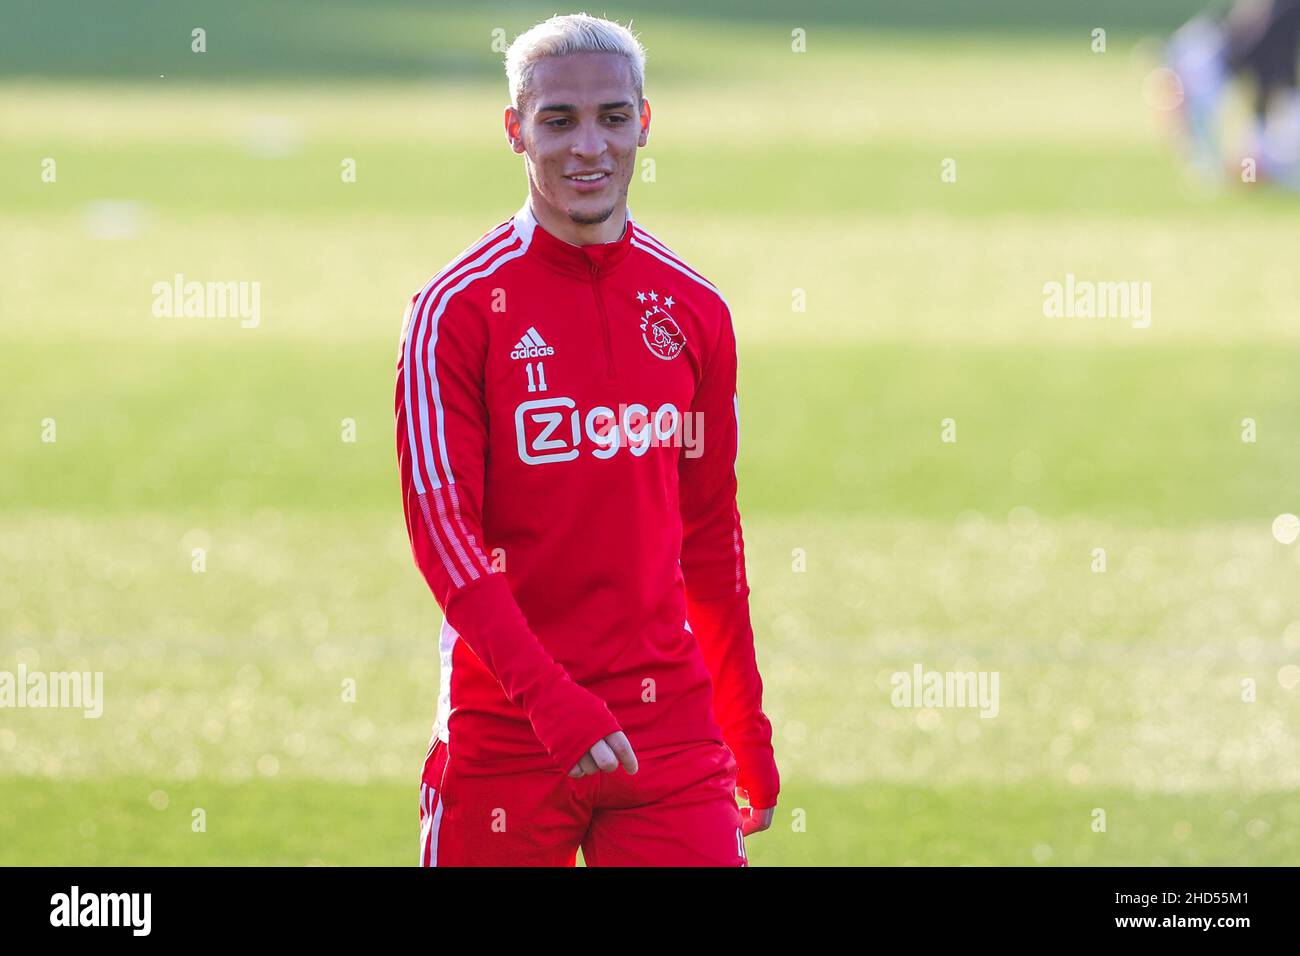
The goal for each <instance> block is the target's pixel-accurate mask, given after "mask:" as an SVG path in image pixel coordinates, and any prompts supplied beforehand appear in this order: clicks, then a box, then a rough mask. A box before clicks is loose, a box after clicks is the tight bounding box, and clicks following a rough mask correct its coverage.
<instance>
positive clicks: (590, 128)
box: [573, 123, 605, 156]
mask: <svg viewBox="0 0 1300 956" xmlns="http://www.w3.org/2000/svg"><path fill="white" fill-rule="evenodd" d="M573 151H574V152H575V153H577V154H578V155H579V156H599V155H600V154H601V153H603V152H604V151H605V134H604V132H603V131H602V130H601V128H600V127H599V126H598V125H597V124H595V123H583V124H582V125H581V126H580V127H578V138H577V139H576V140H575V141H574V143H573Z"/></svg>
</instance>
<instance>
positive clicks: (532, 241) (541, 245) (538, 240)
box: [514, 197, 632, 280]
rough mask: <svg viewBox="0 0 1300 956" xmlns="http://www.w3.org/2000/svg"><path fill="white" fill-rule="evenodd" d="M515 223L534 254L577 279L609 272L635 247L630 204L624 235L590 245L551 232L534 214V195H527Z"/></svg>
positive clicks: (603, 274) (550, 265)
mask: <svg viewBox="0 0 1300 956" xmlns="http://www.w3.org/2000/svg"><path fill="white" fill-rule="evenodd" d="M625 208H627V207H625ZM514 223H515V229H516V230H518V231H519V232H520V233H521V234H522V235H523V236H524V241H525V242H526V243H527V244H528V249H529V253H530V254H532V255H536V256H537V258H539V259H540V260H542V261H543V262H545V263H546V265H547V266H549V267H550V268H552V269H554V270H555V271H557V272H560V273H562V274H564V275H568V276H572V277H573V278H575V279H586V280H590V279H591V278H592V276H593V275H599V276H606V275H609V274H610V273H612V272H613V271H614V270H615V269H617V268H618V267H619V265H620V264H621V263H622V262H623V261H624V260H626V259H627V256H628V253H629V252H631V251H632V210H631V209H630V208H627V222H626V223H625V224H624V226H623V235H622V237H620V238H619V239H616V240H614V241H613V242H595V243H591V244H590V245H586V246H575V245H574V244H573V243H571V242H565V241H564V240H563V239H560V238H557V237H556V236H553V235H551V234H550V233H549V232H547V231H546V229H545V228H544V227H543V226H542V224H541V223H540V222H539V221H538V219H537V217H536V216H535V215H533V207H532V199H531V197H529V198H528V199H525V200H524V204H523V206H522V207H520V209H519V211H518V212H517V213H515V216H514Z"/></svg>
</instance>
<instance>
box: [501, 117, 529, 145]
mask: <svg viewBox="0 0 1300 956" xmlns="http://www.w3.org/2000/svg"><path fill="white" fill-rule="evenodd" d="M502 121H503V125H504V126H505V130H506V142H508V143H509V144H510V148H511V149H513V150H514V151H515V152H516V153H522V152H524V128H523V125H524V123H523V117H522V116H520V115H519V111H518V110H517V109H515V108H514V107H513V106H507V107H506V111H505V115H504V116H503V117H502Z"/></svg>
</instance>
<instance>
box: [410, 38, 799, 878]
mask: <svg viewBox="0 0 1300 956" xmlns="http://www.w3.org/2000/svg"><path fill="white" fill-rule="evenodd" d="M644 63H645V53H644V50H643V49H642V47H641V45H640V43H639V41H638V40H637V39H636V37H635V36H633V34H632V33H631V32H630V31H628V30H627V29H625V28H624V27H622V26H620V25H618V24H615V23H611V22H609V21H607V20H602V19H597V18H593V17H589V16H586V15H585V14H580V15H574V16H557V17H553V18H551V19H549V20H546V21H545V22H543V23H540V24H538V25H537V26H535V27H533V28H532V29H530V30H529V31H527V32H526V33H524V34H522V35H521V36H519V37H518V38H517V39H516V40H515V42H514V43H513V44H512V45H511V46H510V49H509V52H508V53H507V56H506V73H507V77H508V79H509V85H510V99H511V105H510V106H509V107H507V108H506V110H505V133H506V138H507V140H508V142H509V144H510V147H511V148H512V149H513V150H514V151H515V152H516V153H518V154H520V155H522V156H523V157H524V167H525V170H526V171H527V175H528V197H527V199H526V201H525V202H524V204H523V206H522V207H521V208H520V209H519V211H518V212H516V213H515V214H514V216H512V217H511V218H510V219H508V220H506V221H504V222H502V223H500V224H499V225H497V226H495V227H494V228H492V229H490V230H489V231H488V232H486V233H484V234H483V236H482V237H481V238H480V239H479V240H478V241H477V242H475V243H474V244H473V245H471V246H470V247H468V248H467V249H466V250H465V251H464V252H462V253H461V254H460V255H458V256H457V257H456V258H455V259H453V260H452V261H451V262H450V263H449V264H448V265H447V266H446V268H444V269H442V271H440V272H438V273H437V274H436V275H435V276H434V277H433V278H432V279H430V280H429V281H428V282H427V283H426V284H425V285H424V287H423V288H421V289H420V290H419V291H418V292H417V293H416V294H415V295H414V296H413V297H412V299H411V302H410V304H409V305H408V307H407V310H406V316H405V320H404V323H403V329H402V338H401V346H400V354H399V356H398V365H397V394H396V414H397V453H398V463H399V468H400V472H401V484H402V493H403V499H404V505H405V512H406V525H407V531H408V533H409V535H410V540H411V547H412V550H413V553H414V556H415V561H416V564H417V565H418V566H419V569H420V571H421V572H422V573H423V575H424V577H425V580H426V581H427V582H428V585H429V587H430V589H432V591H433V594H434V597H435V598H436V599H437V602H438V604H439V605H440V606H441V608H442V610H443V615H444V622H443V625H442V632H441V638H440V642H439V643H440V650H441V665H442V666H441V690H440V695H439V701H438V712H437V717H436V719H435V722H434V728H433V736H432V739H431V742H430V747H429V751H428V753H427V755H426V758H425V764H424V770H423V774H422V779H421V787H420V798H421V799H420V862H421V864H422V865H425V866H435V865H437V866H448V865H452V866H455V865H534V866H572V865H574V864H575V863H576V857H577V850H578V848H579V847H581V848H582V853H583V859H584V861H585V862H586V863H587V865H589V866H646V865H668V866H744V865H746V855H745V844H744V838H745V837H746V836H748V835H749V834H751V833H753V832H755V831H758V830H764V829H767V828H768V827H769V826H770V825H771V822H772V819H773V814H774V807H775V806H776V801H777V793H778V790H779V786H780V784H779V777H778V773H777V767H776V763H775V760H774V757H773V753H772V743H771V735H772V731H771V725H770V724H769V722H768V719H767V717H766V716H765V715H764V713H763V710H762V682H761V680H760V678H759V673H758V668H757V665H756V663H755V657H754V638H753V631H752V629H751V626H750V616H749V602H748V599H749V585H748V582H747V579H746V575H745V558H744V540H743V537H742V534H741V524H740V516H739V512H738V511H737V508H736V472H735V466H736V461H737V450H738V431H739V421H738V415H739V412H738V404H737V398H736V340H735V332H734V329H733V327H732V318H731V312H730V309H729V308H728V305H727V302H726V300H725V299H723V297H722V294H721V293H720V292H719V291H718V290H717V289H716V288H715V287H714V286H713V284H712V283H710V282H709V281H708V280H707V279H705V278H704V277H703V276H702V275H701V274H700V273H699V272H697V271H696V270H695V269H693V268H691V267H690V266H689V265H687V264H686V263H685V262H683V261H682V259H681V257H680V256H678V255H677V254H676V253H674V252H673V251H672V250H671V249H670V248H669V247H668V246H666V245H665V244H664V243H663V242H661V241H660V240H659V239H657V238H655V237H654V236H653V235H651V234H650V233H649V232H648V231H647V230H646V229H645V228H644V227H643V226H642V225H641V224H640V223H639V222H635V221H634V220H633V219H632V214H631V211H630V210H629V208H628V205H627V192H628V185H629V183H630V181H631V178H632V174H633V172H634V170H635V167H636V155H637V149H638V148H639V147H642V146H644V145H645V144H646V141H647V137H648V136H649V133H650V104H649V102H648V101H647V100H646V99H645V98H644V96H643V95H642V94H643V89H642V83H643V75H644ZM740 801H744V802H746V803H747V804H748V806H745V807H744V808H743V809H742V807H741V806H740V805H739V802H740Z"/></svg>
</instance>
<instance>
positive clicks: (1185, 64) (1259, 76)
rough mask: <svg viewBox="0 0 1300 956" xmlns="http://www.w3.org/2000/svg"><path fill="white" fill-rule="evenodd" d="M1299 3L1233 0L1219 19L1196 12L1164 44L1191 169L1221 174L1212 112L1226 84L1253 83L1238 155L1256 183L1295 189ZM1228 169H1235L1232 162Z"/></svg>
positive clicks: (1299, 183) (1299, 171)
mask: <svg viewBox="0 0 1300 956" xmlns="http://www.w3.org/2000/svg"><path fill="white" fill-rule="evenodd" d="M1298 56H1300V0H1236V2H1235V3H1234V4H1233V5H1232V7H1231V9H1229V10H1228V11H1227V12H1226V13H1225V14H1224V15H1223V16H1222V17H1220V18H1217V19H1216V18H1214V17H1211V16H1208V15H1201V16H1197V17H1195V18H1193V19H1192V20H1190V21H1189V22H1188V23H1187V24H1185V25H1184V26H1183V27H1182V28H1181V29H1179V30H1178V32H1177V33H1175V34H1174V36H1173V38H1172V39H1171V40H1170V43H1169V63H1170V66H1171V67H1172V69H1173V70H1174V72H1175V73H1176V74H1177V75H1178V79H1179V82H1180V84H1181V85H1182V90H1183V102H1182V109H1181V115H1182V116H1183V118H1184V119H1185V121H1186V128H1187V132H1188V134H1189V138H1190V143H1191V146H1192V153H1193V158H1194V160H1195V162H1196V165H1197V166H1199V167H1200V168H1201V170H1202V171H1203V172H1204V173H1205V174H1206V175H1207V176H1209V177H1210V178H1212V179H1217V178H1219V177H1220V175H1221V174H1222V161H1223V160H1222V157H1221V156H1220V151H1221V150H1220V145H1219V129H1218V126H1219V121H1220V117H1219V114H1220V112H1221V109H1222V105H1223V100H1224V93H1225V91H1226V89H1227V86H1228V81H1229V80H1230V79H1231V78H1232V77H1233V76H1243V77H1249V78H1250V80H1251V81H1252V82H1253V85H1254V97H1253V101H1252V102H1253V111H1252V112H1253V122H1252V125H1251V130H1250V133H1249V140H1248V143H1247V144H1246V147H1245V150H1246V152H1245V155H1247V156H1250V157H1253V158H1254V159H1255V160H1256V161H1257V166H1258V170H1257V174H1258V177H1259V178H1260V179H1261V180H1272V181H1274V182H1277V183H1280V184H1282V185H1284V186H1288V187H1290V188H1292V189H1300V92H1297V76H1296V64H1297V59H1298ZM1229 166H1230V167H1231V168H1232V169H1233V171H1234V174H1235V173H1236V172H1237V170H1238V163H1237V160H1236V158H1235V157H1232V161H1231V162H1230V163H1229Z"/></svg>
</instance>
